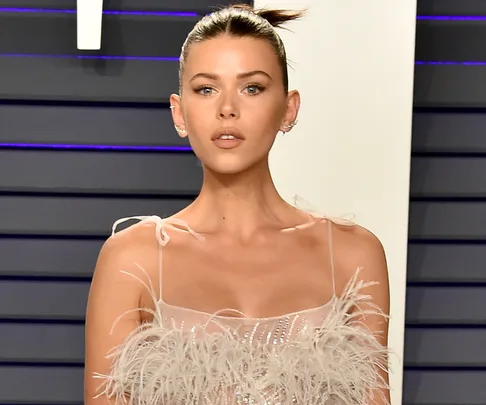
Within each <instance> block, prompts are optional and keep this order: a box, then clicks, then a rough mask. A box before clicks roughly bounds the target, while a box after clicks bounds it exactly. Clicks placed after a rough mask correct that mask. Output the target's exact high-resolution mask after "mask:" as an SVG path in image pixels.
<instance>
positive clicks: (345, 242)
mask: <svg viewBox="0 0 486 405" xmlns="http://www.w3.org/2000/svg"><path fill="white" fill-rule="evenodd" d="M322 226H325V227H326V228H327V229H328V230H329V228H328V227H329V226H330V227H331V228H330V229H331V237H332V249H333V256H334V258H335V261H336V263H337V264H338V268H339V269H340V271H341V272H343V273H345V274H344V276H345V279H346V278H349V277H351V276H352V275H354V273H355V272H356V270H357V269H358V268H360V269H362V270H361V273H362V276H363V278H365V279H375V280H376V281H385V279H387V275H388V271H387V264H386V255H385V250H384V247H383V244H382V242H381V241H380V239H379V238H378V237H377V236H376V235H375V234H374V233H373V232H372V231H370V230H369V229H367V228H365V227H363V226H361V225H359V224H356V223H353V222H346V221H343V222H341V221H334V220H332V219H329V220H326V221H324V223H323V224H322ZM322 233H324V232H322ZM325 234H328V232H326V233H325Z"/></svg>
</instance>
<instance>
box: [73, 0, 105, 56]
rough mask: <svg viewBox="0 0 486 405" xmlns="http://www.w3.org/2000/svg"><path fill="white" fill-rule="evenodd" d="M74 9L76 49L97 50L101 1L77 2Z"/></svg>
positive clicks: (99, 46) (84, 0)
mask: <svg viewBox="0 0 486 405" xmlns="http://www.w3.org/2000/svg"><path fill="white" fill-rule="evenodd" d="M76 9H77V11H76V23H77V36H78V37H77V47H78V49H80V50H99V49H100V48H101V21H102V16H103V0H77V1H76Z"/></svg>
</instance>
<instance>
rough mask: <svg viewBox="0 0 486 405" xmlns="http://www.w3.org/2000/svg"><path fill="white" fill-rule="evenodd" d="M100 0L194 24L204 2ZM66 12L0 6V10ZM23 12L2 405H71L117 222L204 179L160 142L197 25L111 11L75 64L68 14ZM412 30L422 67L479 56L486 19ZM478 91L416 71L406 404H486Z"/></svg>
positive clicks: (11, 32) (3, 242)
mask: <svg viewBox="0 0 486 405" xmlns="http://www.w3.org/2000/svg"><path fill="white" fill-rule="evenodd" d="M105 3H106V5H105V10H124V11H137V10H144V11H162V10H163V11H186V12H197V13H199V14H203V13H205V12H207V11H209V10H210V5H211V3H213V2H212V1H210V0H184V1H180V2H175V1H169V0H117V1H115V0H113V1H109V0H108V1H107V0H105ZM218 3H219V4H224V3H226V4H227V3H229V1H219V2H218ZM74 6H75V1H74V0H0V8H1V7H25V8H29V7H36V8H41V7H42V8H54V9H74ZM19 11H20V10H19ZM26 11H29V10H25V9H24V10H23V11H22V12H13V10H3V11H0V73H1V74H0V144H1V145H0V258H1V260H0V405H2V404H46V405H47V404H52V405H53V404H60V405H61V404H62V405H68V404H81V403H82V397H83V395H82V384H83V359H84V347H83V345H84V342H83V340H84V335H83V334H84V311H85V305H86V298H87V292H88V288H89V282H90V277H91V274H92V270H93V267H94V264H95V260H96V257H97V254H98V251H99V249H100V247H101V244H102V243H103V241H104V239H105V238H106V237H107V236H108V234H109V230H110V229H109V228H110V226H111V224H112V223H113V221H114V220H115V219H117V218H119V217H122V216H129V215H135V214H158V215H169V214H171V213H173V212H174V211H176V210H178V209H180V208H181V207H183V206H185V205H186V204H188V203H189V202H190V201H191V200H192V199H193V198H194V196H195V195H196V193H197V191H198V188H199V186H200V183H201V175H200V168H199V166H198V164H197V161H196V159H195V158H194V156H193V155H192V153H191V152H190V151H184V150H172V151H170V150H167V149H165V150H164V149H163V148H160V147H171V146H172V147H179V146H187V144H186V143H185V142H182V141H180V139H179V138H178V137H177V136H176V134H175V131H174V130H173V127H172V124H171V120H170V113H169V110H168V108H167V101H168V100H167V96H168V95H169V94H170V92H172V91H176V88H177V62H176V61H173V60H171V59H164V58H167V57H168V58H176V57H177V56H178V54H179V50H180V46H181V44H182V41H183V39H184V38H185V35H186V34H187V32H188V31H189V30H190V28H191V27H192V26H193V24H194V23H195V21H196V20H197V19H198V18H199V17H197V16H196V17H190V16H165V17H164V16H160V15H150V14H144V15H134V14H125V15H112V14H107V15H105V19H104V42H103V48H102V50H101V51H100V52H86V51H84V52H78V51H76V37H75V33H76V24H75V15H74V14H71V13H63V12H57V13H45V12H41V11H40V10H30V11H31V12H26ZM418 14H419V15H425V14H429V15H447V14H450V15H460V14H465V15H473V14H482V15H485V16H486V4H485V3H484V1H483V0H453V1H452V0H432V1H425V0H419V12H418ZM417 28H418V30H417V55H416V59H417V60H418V61H422V62H427V61H432V60H436V61H443V62H444V61H449V62H453V61H486V55H485V52H486V49H484V38H486V35H485V34H486V21H481V20H480V21H474V20H473V21H471V20H468V21H456V20H445V19H442V20H437V21H430V20H419V22H418V26H417ZM455 37H457V38H455ZM453 38H454V41H455V42H454V41H453V40H452V39H453ZM76 54H77V55H82V56H83V58H82V59H80V58H74V57H73V56H74V55H76ZM49 55H50V56H49ZM91 56H102V57H104V59H103V58H91ZM107 56H118V57H120V56H124V57H127V56H129V57H131V58H128V59H127V58H118V59H108V58H107ZM146 57H151V59H149V58H146ZM483 79H486V66H473V65H464V64H448V65H444V64H420V65H417V68H416V86H415V106H416V109H415V111H414V126H413V131H414V132H413V160H412V185H411V210H410V214H411V216H410V250H409V263H408V287H407V314H406V319H407V325H406V326H407V327H406V352H405V363H406V366H405V374H404V375H405V384H404V403H406V404H414V405H419V404H421V405H485V404H486V351H485V350H483V346H484V344H485V343H486V328H485V325H486V313H485V310H484V306H483V305H484V304H485V303H486V288H485V286H486V284H485V283H486V272H485V271H484V266H483V263H484V262H485V259H486V247H485V245H484V241H485V240H486V227H485V225H486V204H485V197H486V182H485V181H484V180H485V177H486V159H485V157H486V138H485V137H484V135H483V133H484V130H483V128H484V127H485V124H486V115H484V114H483V108H484V107H485V105H486V81H485V80H483ZM22 143H24V144H29V145H27V146H28V147H27V148H26V147H25V146H26V145H21V144H22ZM35 144H39V145H37V146H36V147H35ZM46 144H47V145H52V144H57V145H58V147H45V145H46ZM59 145H71V147H63V148H60V147H59ZM73 145H74V146H73ZM93 145H105V146H110V145H112V146H113V145H115V146H118V148H115V149H107V148H105V149H95V148H94V147H93ZM120 146H121V147H123V146H124V147H125V149H121V148H119V147H120ZM140 146H142V147H143V146H145V147H152V149H151V148H147V149H143V148H142V149H136V147H140ZM156 147H159V149H157V148H156ZM391 271H393V269H391Z"/></svg>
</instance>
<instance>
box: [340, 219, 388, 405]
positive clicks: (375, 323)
mask: <svg viewBox="0 0 486 405" xmlns="http://www.w3.org/2000/svg"><path fill="white" fill-rule="evenodd" d="M336 234H338V235H337V236H338V238H340V239H341V240H340V241H339V243H338V244H336V245H337V246H339V249H341V252H340V253H339V255H338V257H340V258H343V259H342V262H341V264H342V266H343V268H345V269H346V272H347V273H348V274H347V277H348V278H349V277H351V276H352V273H351V271H355V270H356V269H357V268H358V267H359V268H360V272H359V274H358V280H360V281H363V282H364V283H370V285H369V286H367V287H364V288H363V289H362V290H360V294H365V295H369V297H370V299H369V300H368V301H367V300H364V301H362V302H360V303H359V308H355V310H356V311H358V312H360V313H363V315H361V316H359V317H358V318H355V320H357V321H360V322H362V325H363V326H365V327H367V328H368V329H369V330H370V332H371V333H373V335H374V336H375V337H376V339H377V340H378V342H379V343H380V344H381V345H382V346H383V347H384V348H386V347H388V316H389V312H390V293H389V278H388V268H387V262H386V256H385V251H384V249H383V246H382V244H381V242H380V241H379V240H378V238H377V237H376V236H375V235H373V234H372V233H371V232H370V231H368V230H366V229H364V228H362V227H360V226H352V227H346V229H344V230H343V231H342V232H339V231H338V232H336ZM339 234H340V235H339ZM367 310H369V313H365V312H366V311H367ZM380 312H381V314H380ZM382 363H383V364H381V365H382V367H383V368H384V369H382V368H381V367H377V371H378V372H379V375H380V376H381V378H382V379H383V381H382V382H383V383H384V384H386V385H388V384H389V375H388V359H387V358H384V359H382ZM372 395H373V399H372V401H371V402H370V405H372V404H373V405H385V404H386V405H387V404H389V403H390V392H389V390H388V389H385V388H383V389H378V390H376V392H373V393H372Z"/></svg>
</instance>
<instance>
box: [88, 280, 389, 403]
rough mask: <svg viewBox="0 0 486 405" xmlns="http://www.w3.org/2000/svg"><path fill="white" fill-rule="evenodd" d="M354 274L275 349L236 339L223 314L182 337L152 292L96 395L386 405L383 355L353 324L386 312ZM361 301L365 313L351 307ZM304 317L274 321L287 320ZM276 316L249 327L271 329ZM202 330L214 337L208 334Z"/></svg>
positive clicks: (133, 399) (129, 399)
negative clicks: (152, 304) (150, 304)
mask: <svg viewBox="0 0 486 405" xmlns="http://www.w3.org/2000/svg"><path fill="white" fill-rule="evenodd" d="M358 272H359V271H357V272H356V274H355V276H354V277H353V278H352V279H351V280H350V282H349V284H348V285H347V287H346V289H345V290H344V293H343V295H342V296H340V297H336V296H334V297H333V299H332V300H331V302H330V304H331V308H330V310H329V312H327V313H326V316H324V317H323V318H322V321H320V322H319V323H315V322H310V321H309V323H308V325H307V326H308V327H303V328H301V329H299V330H298V331H296V332H295V333H293V334H292V336H289V337H288V339H286V340H285V341H284V342H282V343H280V342H279V343H277V344H271V343H266V342H263V343H262V342H261V341H260V340H258V339H254V340H251V339H250V340H249V339H241V338H240V334H239V330H238V327H232V326H228V325H230V323H227V322H225V319H227V318H226V317H219V316H212V317H210V316H208V322H206V323H205V324H197V323H195V324H194V325H192V328H190V329H189V330H185V331H184V330H183V329H181V328H176V327H175V326H173V324H172V326H171V322H174V319H169V321H168V320H167V319H166V318H167V317H165V316H164V314H163V311H161V306H160V303H158V302H157V300H156V297H155V295H154V294H153V298H154V300H155V301H156V302H157V307H156V310H155V311H153V315H154V318H153V321H152V322H151V323H144V324H142V325H141V326H140V327H139V328H138V329H136V330H134V331H133V332H132V333H131V334H130V335H129V336H128V337H127V339H126V340H125V342H124V343H123V344H121V345H120V346H118V347H116V348H114V349H113V351H111V352H110V353H109V355H108V358H109V359H111V361H112V367H111V370H110V372H109V373H108V374H107V375H101V374H96V375H95V377H96V378H100V379H102V380H103V381H102V385H101V387H100V388H101V392H100V394H99V395H107V396H108V397H109V398H112V399H113V400H114V401H115V404H121V403H129V404H131V405H182V404H184V405H186V404H193V405H201V404H208V405H209V404H211V405H215V404H271V405H277V404H278V405H290V404H296V405H316V404H329V405H330V404H332V405H358V404H359V405H370V404H373V403H375V400H376V399H377V398H373V395H374V394H376V393H378V395H380V397H381V398H380V399H381V401H383V402H382V403H387V400H386V396H385V395H384V392H385V390H387V389H388V385H387V384H386V382H385V381H384V379H383V378H382V377H381V375H380V373H379V372H378V370H379V369H382V370H387V368H388V367H387V366H388V361H387V356H388V349H387V348H386V347H384V346H382V345H381V344H380V343H379V341H378V340H377V339H376V338H375V336H374V335H373V333H372V332H371V331H370V330H369V329H368V328H367V327H366V326H365V325H364V324H362V323H361V319H362V316H363V315H366V314H369V313H371V314H378V315H380V316H385V315H384V314H382V313H381V311H380V310H379V309H378V308H376V307H374V306H372V305H370V304H371V300H370V297H369V296H368V295H363V294H362V293H361V290H362V289H363V288H365V287H367V286H369V285H371V284H373V283H364V282H363V281H359V280H358ZM362 303H366V304H367V308H371V309H367V310H366V311H364V310H361V309H359V308H360V304H362ZM352 308H358V311H353V312H352V313H350V310H351V309H352ZM181 314H182V316H183V314H184V313H183V312H181ZM305 314H306V311H302V312H299V313H294V314H291V315H286V316H283V317H281V318H280V317H278V319H286V318H287V320H289V319H290V321H291V322H292V320H295V319H294V318H296V317H299V316H300V317H302V316H303V315H305ZM242 319H243V321H244V322H242V324H243V323H245V324H247V323H248V321H251V320H252V319H251V318H242ZM275 319H276V318H268V319H267V321H265V320H263V321H262V320H259V319H258V320H257V319H255V321H258V323H259V324H265V323H267V324H268V323H270V324H271V325H270V327H272V325H275ZM234 322H235V320H234V319H233V321H232V324H233V325H234ZM209 324H211V325H212V326H214V325H217V326H218V331H214V329H213V328H211V329H212V330H211V332H210V331H208V325H209ZM265 326H266V327H268V326H269V325H265ZM267 330H268V331H271V330H272V329H267ZM99 395H98V396H99Z"/></svg>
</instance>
